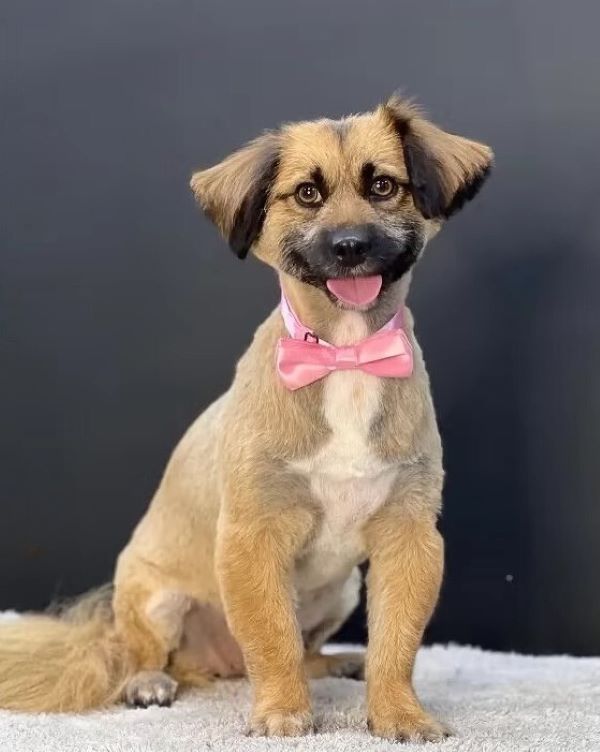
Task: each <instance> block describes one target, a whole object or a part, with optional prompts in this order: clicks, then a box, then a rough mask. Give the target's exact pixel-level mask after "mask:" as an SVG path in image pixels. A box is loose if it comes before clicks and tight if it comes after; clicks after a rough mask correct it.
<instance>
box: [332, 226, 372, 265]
mask: <svg viewBox="0 0 600 752" xmlns="http://www.w3.org/2000/svg"><path fill="white" fill-rule="evenodd" d="M370 246H371V243H370V241H369V237H368V235H367V233H366V232H365V231H364V230H363V229H362V228H360V227H352V228H350V227H345V228H343V229H340V230H335V231H334V232H333V233H332V234H331V247H332V249H333V252H334V254H335V256H336V258H337V260H338V261H339V262H340V264H342V265H343V266H349V267H352V266H358V265H359V264H362V262H363V261H364V260H365V256H366V255H367V253H368V252H369V248H370Z"/></svg>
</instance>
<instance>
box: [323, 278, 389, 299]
mask: <svg viewBox="0 0 600 752" xmlns="http://www.w3.org/2000/svg"><path fill="white" fill-rule="evenodd" d="M381 283H382V279H381V274H376V275H375V276H373V277H344V278H343V279H328V280H327V289H328V290H329V291H330V292H332V293H333V294H334V295H335V297H336V298H338V299H339V300H341V301H342V303H346V304H347V305H354V306H364V305H368V304H369V303H372V302H373V301H374V300H375V298H376V297H377V296H378V295H379V291H380V290H381Z"/></svg>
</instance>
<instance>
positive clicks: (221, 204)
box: [190, 133, 279, 258]
mask: <svg viewBox="0 0 600 752" xmlns="http://www.w3.org/2000/svg"><path fill="white" fill-rule="evenodd" d="M278 165H279V137H278V135H277V134H276V133H265V134H264V135H262V136H260V137H259V138H257V139H255V140H254V141H251V142H250V143H249V144H247V145H246V146H244V147H243V148H241V149H239V150H238V151H236V152H234V153H233V154H232V155H231V156H229V157H227V158H226V159H224V160H223V161H222V162H219V164H217V165H215V166H214V167H210V168H209V169H207V170H202V171H201V172H196V173H195V174H194V175H193V176H192V179H191V181H190V186H191V188H192V190H193V192H194V195H195V196H196V199H197V200H198V203H199V204H200V206H201V207H202V208H203V209H204V211H205V212H206V214H207V215H208V216H209V217H210V219H212V221H213V222H214V223H215V224H216V225H217V227H218V228H219V230H221V232H222V233H223V235H224V236H225V238H226V239H227V240H228V241H229V245H230V246H231V249H232V250H233V251H234V252H235V253H236V254H237V255H238V257H239V258H245V257H246V255H247V254H248V251H249V250H250V248H251V247H252V244H253V243H254V241H255V240H256V239H257V238H258V236H259V235H260V232H261V230H262V226H263V223H264V220H265V214H266V209H267V203H268V200H269V194H270V190H271V186H272V184H273V182H274V180H275V178H276V176H277V168H278Z"/></svg>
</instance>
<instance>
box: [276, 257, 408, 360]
mask: <svg viewBox="0 0 600 752" xmlns="http://www.w3.org/2000/svg"><path fill="white" fill-rule="evenodd" d="M279 281H280V284H281V288H282V290H283V292H284V294H285V296H286V297H287V299H288V300H289V302H290V304H291V307H292V309H293V310H294V312H295V314H296V316H297V317H298V319H299V320H300V321H301V322H302V324H303V325H304V326H305V327H306V328H307V329H310V331H311V332H314V333H315V334H316V335H317V336H318V337H320V338H321V339H323V340H325V341H327V342H330V343H331V344H332V345H351V344H355V343H356V342H357V341H358V340H360V339H363V338H364V337H366V336H369V335H370V334H373V333H375V332H376V331H378V330H379V329H381V327H382V326H384V324H386V323H387V322H388V321H389V320H390V319H391V318H392V317H393V316H394V314H395V313H396V312H397V311H398V310H399V309H400V308H401V307H403V306H404V304H405V301H406V296H407V293H408V288H409V285H410V272H409V273H408V274H405V275H404V277H402V279H400V280H398V281H397V282H395V283H394V284H393V285H390V286H389V287H388V288H387V289H386V290H385V292H384V294H383V295H382V296H381V300H380V301H378V303H377V305H375V306H374V307H373V308H371V309H370V310H368V311H353V310H348V309H344V308H340V307H339V306H337V305H336V304H335V303H333V302H332V301H331V300H330V299H329V297H328V295H327V294H326V293H325V292H323V290H320V289H318V288H317V287H314V286H313V285H309V284H306V283H305V282H300V281H299V280H297V279H295V278H294V277H291V276H289V275H287V274H284V273H280V274H279ZM345 324H347V325H345Z"/></svg>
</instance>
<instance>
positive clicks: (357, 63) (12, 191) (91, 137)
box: [0, 0, 600, 653]
mask: <svg viewBox="0 0 600 752" xmlns="http://www.w3.org/2000/svg"><path fill="white" fill-rule="evenodd" d="M599 25H600V6H598V4H597V3H596V2H593V1H592V0H589V1H588V2H585V1H580V2H578V3H576V4H575V5H574V6H573V5H571V4H569V3H564V2H561V0H528V1H526V2H522V1H521V0H513V1H512V2H508V1H507V0H497V1H496V2H481V0H470V1H469V2H463V1H460V0H457V2H451V3H450V2H442V1H441V0H440V1H439V2H425V1H424V0H419V1H418V2H416V1H415V2H399V0H379V1H378V2H375V3H374V2H370V3H368V2H366V0H361V1H360V2H358V1H357V0H351V1H350V0H335V1H333V0H329V1H328V2H322V0H304V2H301V3H291V2H281V1H280V0H279V1H278V0H260V1H258V0H255V1H254V2H242V0H238V2H223V1H221V2H217V0H211V1H210V2H207V1H206V0H205V1H203V2H200V1H199V0H198V1H197V2H192V1H191V0H186V1H184V0H179V1H177V0H169V1H167V0H162V1H161V0H158V1H157V2H152V3H148V2H141V1H140V0H126V1H123V0H104V1H103V2H100V3H99V2H82V0H71V1H69V0H54V2H52V3H41V2H30V0H19V1H18V2H17V0H12V2H10V1H5V2H4V3H3V4H2V9H0V29H1V32H0V33H1V34H2V38H1V39H0V97H1V102H0V112H1V115H0V118H1V119H0V125H1V129H2V132H1V138H0V150H1V152H2V154H1V159H0V166H1V179H0V207H1V208H0V212H1V217H0V219H1V229H0V231H1V245H0V254H1V255H0V264H1V269H0V306H1V307H0V325H1V328H0V348H1V352H0V355H1V364H0V365H1V371H0V420H1V431H0V504H1V518H0V607H11V606H12V607H17V608H32V607H40V606H43V605H44V604H45V603H47V601H48V599H49V598H50V597H52V596H56V595H65V594H71V593H75V592H77V591H80V590H82V589H84V588H87V587H89V586H91V585H93V584H96V583H99V582H101V581H103V580H106V579H107V578H109V577H110V575H111V570H112V566H113V562H114V558H115V556H116V554H117V552H118V551H119V549H120V548H121V547H122V545H123V544H124V543H125V541H126V540H127V537H128V535H129V532H130V530H131V527H132V526H133V524H134V523H135V521H136V520H137V519H138V518H139V517H140V515H141V514H142V512H143V510H144V508H145V506H146V504H147V502H148V499H149V497H150V496H151V494H152V492H153V489H154V487H155V486H156V483H157V481H158V479H159V476H160V474H161V471H162V468H163V466H164V463H165V460H166V458H167V456H168V454H169V452H170V450H171V448H172V447H173V445H174V443H175V442H176V440H177V439H178V437H179V436H180V434H181V433H182V432H183V430H184V429H185V427H186V426H187V425H188V423H189V422H190V421H191V420H192V418H193V417H194V416H195V415H196V414H197V413H198V412H199V411H200V410H201V409H202V408H203V407H204V406H205V405H207V404H208V403H209V402H210V401H211V400H212V399H213V398H214V397H215V396H216V395H218V394H219V392H221V391H222V390H223V389H224V388H225V387H226V386H227V384H228V383H229V381H230V378H231V373H232V368H233V364H234V362H235V360H236V358H237V357H238V355H239V354H240V352H241V351H242V349H243V348H244V347H245V345H246V343H247V342H248V340H249V338H250V336H251V334H252V331H253V329H254V328H255V326H256V325H257V323H258V322H259V321H260V320H261V318H262V317H263V316H264V315H265V314H266V313H267V311H268V310H269V309H270V308H271V307H272V306H273V305H274V304H275V302H276V297H277V293H276V285H275V282H274V279H273V276H272V274H271V272H269V271H268V270H267V269H265V268H261V266H260V265H259V264H258V263H257V262H255V261H248V262H246V263H240V262H239V261H237V260H236V259H235V258H234V257H233V256H232V255H231V254H230V253H229V252H228V251H227V249H226V247H225V245H224V243H223V242H221V240H220V239H219V238H218V237H217V234H216V232H215V231H214V230H213V228H211V227H210V226H209V225H208V223H207V222H206V221H205V220H203V219H202V217H201V216H200V215H199V214H198V213H197V212H196V209H195V207H194V205H193V202H192V199H191V196H190V195H189V194H188V189H187V181H188V176H189V174H190V172H191V171H192V169H193V168H194V167H197V166H200V165H207V164H210V163H213V162H215V161H217V160H218V159H219V158H221V157H222V156H223V155H225V154H226V153H227V152H228V151H230V150H231V149H233V148H234V147H236V146H237V145H239V144H240V143H241V142H243V141H244V140H245V139H247V138H249V137H251V136H253V135H254V134H256V133H257V132H258V131H260V130H261V129H263V128H265V127H269V126H272V125H275V124H277V123H278V122H280V121H283V120H293V119H299V118H311V117H314V116H317V115H323V114H327V115H331V116H336V115H340V114H343V113H348V112H351V111H356V110H361V109H367V108H369V107H371V106H372V105H374V104H376V103H377V102H378V101H379V100H380V99H382V98H383V97H385V96H386V95H387V94H388V93H390V92H391V91H392V90H393V89H395V88H396V87H398V86H403V87H405V88H406V90H407V91H408V92H409V93H410V94H414V95H417V96H418V98H419V99H420V101H421V102H423V103H424V104H425V105H426V107H427V108H428V109H429V111H430V112H431V113H432V114H433V116H434V117H435V118H436V119H437V120H438V121H439V122H440V123H442V124H443V125H445V126H446V127H447V128H449V129H452V130H455V131H457V132H460V133H464V134H465V135H472V136H474V137H477V138H479V139H481V140H485V141H487V142H489V143H490V144H492V145H493V147H494V148H495V151H496V155H497V168H496V171H495V175H494V177H493V179H492V180H491V181H490V183H489V185H488V186H487V187H486V188H485V190H484V191H483V193H482V194H481V196H480V197H479V198H478V199H477V201H476V202H475V203H474V204H473V205H471V206H470V207H469V208H468V209H466V210H465V211H464V212H463V213H462V214H461V215H460V216H459V217H457V218H456V219H454V220H452V222H451V223H450V224H449V225H448V227H447V228H446V229H445V231H444V233H443V235H442V236H441V237H440V238H438V239H437V240H436V241H435V242H434V243H433V244H432V247H431V248H430V249H429V252H428V254H427V257H426V259H425V260H424V262H423V263H422V265H421V267H420V268H419V270H418V273H417V274H416V279H415V282H414V286H413V293H412V304H413V307H414V310H415V312H416V316H417V325H418V333H419V336H420V339H421V342H422V345H423V347H424V350H425V354H426V357H427V361H428V365H429V368H430V372H431V376H432V381H433V388H434V396H435V399H436V403H437V407H438V412H439V419H440V424H441V430H442V433H443V438H444V441H445V447H446V465H447V471H448V483H447V491H446V500H445V512H444V517H443V521H442V526H443V529H444V532H445V534H446V538H447V549H448V575H447V580H446V586H445V589H444V594H443V600H442V604H441V606H440V608H439V610H438V613H437V616H436V618H435V620H434V623H433V625H432V627H431V629H430V633H429V637H430V639H436V640H457V641H461V642H463V641H468V642H473V643H477V644H481V645H484V646H487V647H493V648H515V649H519V650H528V651H571V652H575V653H598V652H600V605H599V601H598V598H597V594H598V593H597V584H596V573H597V572H598V569H599V567H600V551H599V546H598V529H599V523H600V508H599V506H598V496H599V492H600V463H599V462H598V459H597V454H598V446H599V444H600V387H599V383H600V348H599V342H598V339H599V338H598V322H599V313H600V297H599V296H598V266H599V261H598V241H599V240H600V220H599V219H598V210H597V199H598V185H599V180H598V175H599V167H600V164H599V163H600V157H599V153H600V152H599V150H598V148H597V138H598V133H599V132H600V97H598V90H599V88H600V71H599V55H598V44H597V30H598V28H599ZM361 618H362V617H361V616H360V615H359V616H358V617H357V618H356V619H355V620H354V623H353V625H352V631H347V632H346V635H348V634H352V635H356V634H360V633H361V623H360V619H361ZM357 630H358V631H357Z"/></svg>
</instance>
